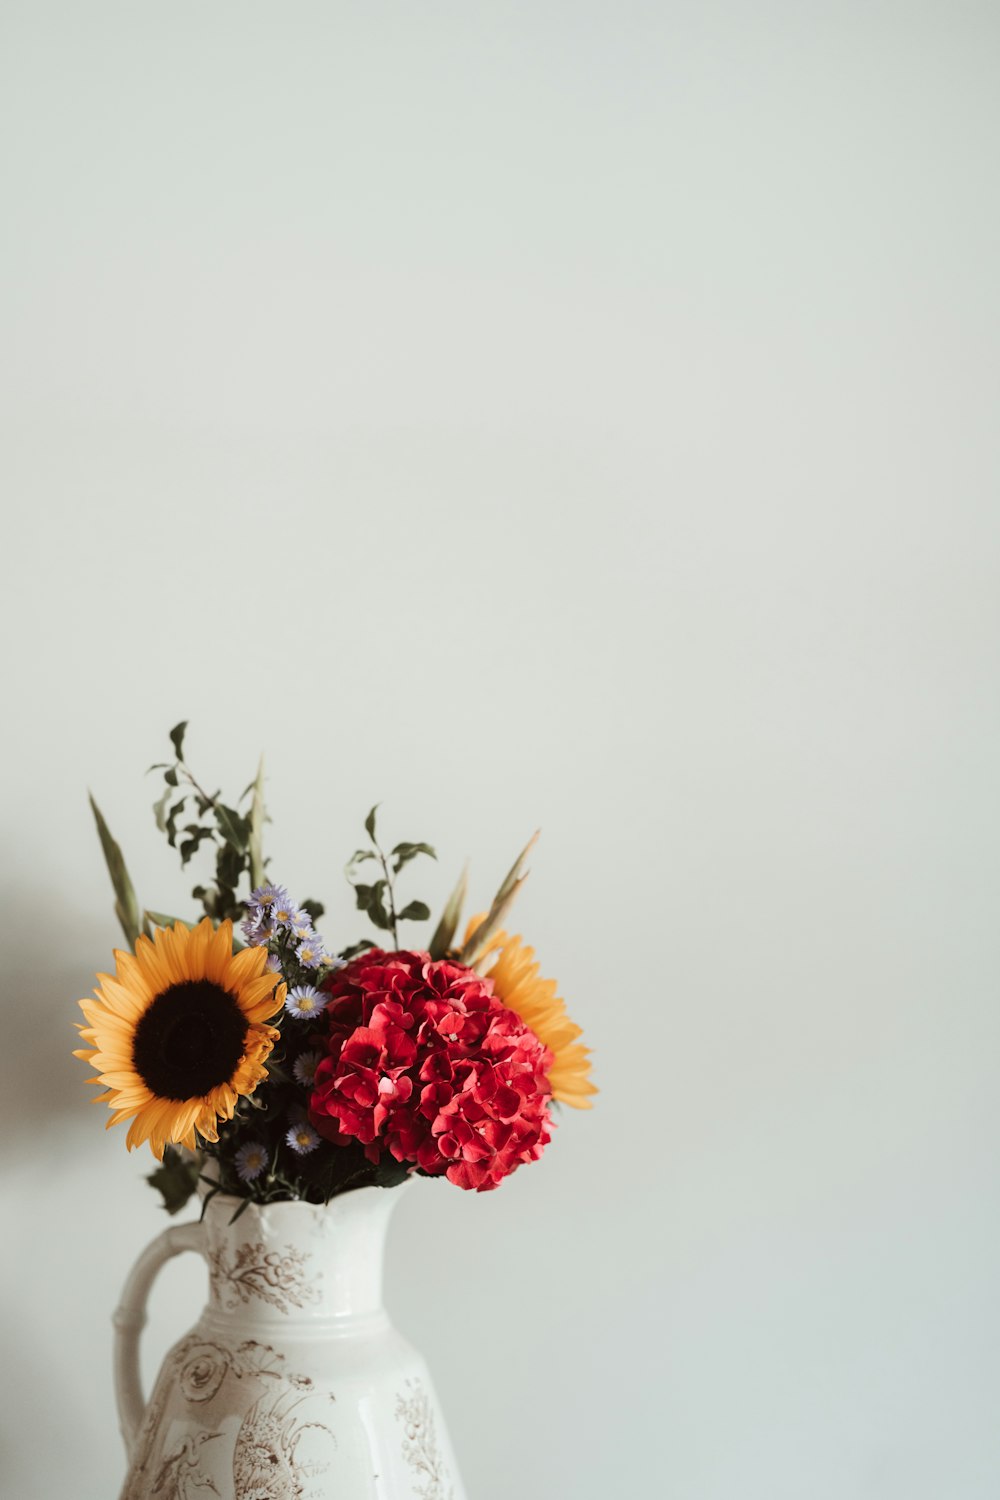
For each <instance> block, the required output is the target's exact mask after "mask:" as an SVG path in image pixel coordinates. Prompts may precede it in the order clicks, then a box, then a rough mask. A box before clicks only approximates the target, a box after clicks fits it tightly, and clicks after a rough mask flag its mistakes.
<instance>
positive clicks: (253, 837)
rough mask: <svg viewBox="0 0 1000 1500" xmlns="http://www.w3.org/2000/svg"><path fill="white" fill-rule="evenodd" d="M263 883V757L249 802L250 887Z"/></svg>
mask: <svg viewBox="0 0 1000 1500" xmlns="http://www.w3.org/2000/svg"><path fill="white" fill-rule="evenodd" d="M263 884H264V757H263V755H262V756H261V758H260V765H259V766H258V767H257V779H256V781H255V782H254V784H253V802H252V803H251V804H250V889H251V890H254V891H255V890H256V889H257V887H258V886H261V885H263Z"/></svg>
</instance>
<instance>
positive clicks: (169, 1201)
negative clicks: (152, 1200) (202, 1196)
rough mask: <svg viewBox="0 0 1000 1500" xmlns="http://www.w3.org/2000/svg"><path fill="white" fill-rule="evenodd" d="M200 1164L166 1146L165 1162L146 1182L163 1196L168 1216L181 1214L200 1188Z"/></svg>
mask: <svg viewBox="0 0 1000 1500" xmlns="http://www.w3.org/2000/svg"><path fill="white" fill-rule="evenodd" d="M198 1176H199V1172H198V1162H197V1160H196V1159H194V1158H192V1159H190V1160H189V1159H187V1158H186V1157H183V1156H182V1155H181V1153H180V1152H179V1151H177V1150H175V1149H174V1147H173V1146H165V1147H164V1150H163V1161H162V1163H161V1164H160V1166H158V1167H157V1169H156V1171H155V1172H150V1174H149V1176H148V1177H147V1178H146V1181H147V1182H148V1183H150V1184H151V1185H152V1186H153V1187H155V1188H156V1189H157V1191H158V1192H160V1193H161V1194H162V1195H163V1207H164V1208H165V1209H166V1210H167V1213H168V1214H175V1213H177V1212H179V1210H180V1209H182V1208H183V1207H184V1205H185V1203H187V1201H188V1199H189V1198H190V1197H191V1194H192V1193H193V1192H194V1191H195V1189H196V1188H197V1186H198Z"/></svg>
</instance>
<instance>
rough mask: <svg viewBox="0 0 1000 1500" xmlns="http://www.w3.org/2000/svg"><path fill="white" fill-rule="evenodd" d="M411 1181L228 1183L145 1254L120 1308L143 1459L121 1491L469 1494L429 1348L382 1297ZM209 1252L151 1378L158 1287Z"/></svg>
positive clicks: (460, 1498) (367, 1497)
mask: <svg viewBox="0 0 1000 1500" xmlns="http://www.w3.org/2000/svg"><path fill="white" fill-rule="evenodd" d="M401 1191H403V1189H401V1188H375V1187H370V1188H359V1189H358V1190H356V1191H354V1192H350V1193H344V1194H342V1195H340V1196H339V1197H336V1198H334V1199H332V1201H331V1202H330V1203H328V1204H326V1205H324V1206H316V1205H313V1204H309V1203H274V1204H269V1205H266V1206H261V1205H258V1204H251V1205H250V1206H249V1207H248V1208H246V1209H245V1210H244V1211H243V1212H242V1213H241V1214H240V1216H239V1218H238V1219H236V1220H235V1222H230V1221H231V1220H232V1217H233V1214H234V1213H235V1211H236V1210H237V1209H238V1208H239V1207H240V1203H241V1200H240V1199H237V1198H229V1197H223V1196H221V1195H220V1196H216V1197H214V1198H212V1199H211V1201H210V1202H209V1204H208V1206H207V1208H206V1211H205V1216H204V1219H203V1221H202V1222H201V1223H197V1224H179V1225H176V1226H174V1227H172V1228H170V1229H167V1230H165V1231H164V1232H163V1234H161V1235H160V1236H159V1238H158V1239H156V1240H154V1241H153V1243H152V1244H151V1245H149V1247H148V1248H147V1249H146V1250H145V1251H144V1253H143V1254H142V1255H141V1256H140V1258H139V1260H138V1261H137V1262H136V1265H135V1267H134V1268H133V1270H132V1273H131V1275H130V1276H129V1279H128V1281H127V1282H126V1285H125V1290H124V1292H123V1294H122V1301H121V1305H120V1307H119V1308H118V1311H117V1313H116V1314H115V1328H116V1342H115V1390H116V1395H117V1399H118V1412H119V1420H120V1422H121V1429H122V1436H123V1438H124V1440H125V1447H126V1450H127V1453H128V1461H129V1468H128V1474H127V1477H126V1480H125V1486H124V1489H123V1490H122V1495H121V1500H212V1497H216V1500H465V1492H464V1490H463V1489H462V1484H461V1481H460V1479H459V1477H458V1470H457V1468H456V1466H455V1460H454V1457H453V1454H452V1451H451V1446H450V1444H449V1441H448V1436H447V1433H446V1431H445V1427H444V1422H443V1419H442V1416H441V1412H440V1410H439V1407H438V1404H437V1400H436V1397H435V1395H434V1392H433V1388H432V1386H431V1383H430V1379H429V1377H428V1374H427V1369H426V1366H425V1365H424V1362H423V1360H422V1359H421V1357H420V1356H419V1354H417V1353H416V1351H415V1350H414V1349H412V1348H411V1347H410V1345H409V1344H407V1342H406V1341H405V1339H403V1338H402V1337H401V1335H400V1334H399V1333H397V1332H396V1330H395V1328H393V1326H392V1324H391V1323H390V1321H389V1318H388V1316H387V1314H386V1312H385V1309H384V1307H383V1306H382V1261H383V1250H384V1245H385V1233H386V1228H387V1226H388V1222H389V1217H390V1215H391V1213H392V1210H393V1208H394V1207H395V1205H396V1202H397V1200H398V1198H399V1194H400V1192H401ZM183 1250H196V1251H198V1252H199V1253H200V1254H201V1255H203V1256H204V1257H205V1260H206V1262H207V1264H208V1272H209V1298H208V1303H207V1305H206V1307H205V1310H204V1311H203V1313H202V1315H201V1317H200V1318H199V1320H198V1322H197V1323H196V1324H195V1326H194V1327H193V1328H192V1330H191V1332H190V1333H188V1334H186V1335H185V1337H184V1338H182V1339H181V1340H180V1342H179V1343H178V1344H175V1345H174V1347H173V1348H172V1349H171V1351H170V1353H169V1354H168V1355H167V1357H166V1359H165V1360H164V1363H163V1367H162V1369H161V1370H160V1374H159V1377H158V1378H157V1381H156V1384H155V1386H154V1388H153V1394H152V1396H151V1397H150V1399H149V1402H148V1403H147V1402H145V1401H144V1400H143V1396H142V1391H141V1385H140V1378H139V1334H140V1332H141V1329H142V1327H143V1325H144V1323H145V1321H146V1311H145V1309H146V1300H147V1297H148V1295H149V1291H150V1287H151V1286H152V1283H153V1280H154V1278H155V1276H156V1274H157V1272H158V1271H159V1269H160V1267H161V1266H162V1265H163V1263H164V1262H165V1261H166V1260H168V1259H170V1257H171V1256H174V1255H177V1254H179V1253H180V1252H181V1251H183Z"/></svg>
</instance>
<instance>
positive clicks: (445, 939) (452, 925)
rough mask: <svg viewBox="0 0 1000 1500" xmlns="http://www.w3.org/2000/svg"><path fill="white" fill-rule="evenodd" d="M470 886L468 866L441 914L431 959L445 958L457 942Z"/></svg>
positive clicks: (433, 940) (434, 937) (432, 941)
mask: <svg viewBox="0 0 1000 1500" xmlns="http://www.w3.org/2000/svg"><path fill="white" fill-rule="evenodd" d="M468 885H469V867H468V865H466V867H465V869H464V870H463V871H462V873H461V875H460V876H459V877H458V882H457V884H456V886H455V889H454V890H453V891H452V893H451V895H450V896H449V897H448V904H447V905H446V907H445V909H444V911H443V912H442V913H441V920H440V922H439V923H438V924H437V927H436V928H435V929H434V936H433V937H432V938H431V942H430V949H429V952H430V955H431V958H444V956H445V954H446V953H447V952H448V949H449V948H450V947H451V945H452V943H453V942H454V940H455V930H456V928H457V927H458V924H459V922H460V920H461V917H462V907H463V906H464V905H465V896H466V891H467V890H468Z"/></svg>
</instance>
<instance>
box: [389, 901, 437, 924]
mask: <svg viewBox="0 0 1000 1500" xmlns="http://www.w3.org/2000/svg"><path fill="white" fill-rule="evenodd" d="M430 914H431V909H430V907H429V906H428V905H427V903H426V901H408V902H407V904H406V905H405V906H404V907H403V910H402V911H398V912H397V913H396V920H397V922H426V921H427V918H428V917H429V916H430Z"/></svg>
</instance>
